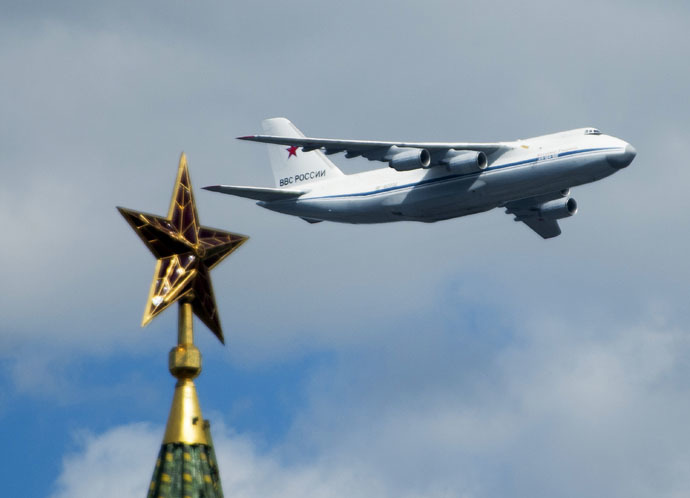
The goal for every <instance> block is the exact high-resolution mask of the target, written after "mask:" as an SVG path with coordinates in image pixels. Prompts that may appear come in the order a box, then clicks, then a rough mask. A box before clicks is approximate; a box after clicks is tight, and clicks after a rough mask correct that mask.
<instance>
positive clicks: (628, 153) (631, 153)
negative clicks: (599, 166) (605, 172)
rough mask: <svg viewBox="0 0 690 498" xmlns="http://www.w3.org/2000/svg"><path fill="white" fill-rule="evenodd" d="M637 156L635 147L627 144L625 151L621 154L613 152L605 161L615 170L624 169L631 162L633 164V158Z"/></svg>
mask: <svg viewBox="0 0 690 498" xmlns="http://www.w3.org/2000/svg"><path fill="white" fill-rule="evenodd" d="M636 155H637V151H636V150H635V147H633V146H632V145H630V144H627V145H626V146H625V150H623V151H621V152H614V153H613V154H609V156H608V157H607V160H608V162H609V164H610V165H611V166H613V167H614V168H616V169H621V168H625V167H626V166H628V165H629V164H630V163H631V162H633V159H635V156H636Z"/></svg>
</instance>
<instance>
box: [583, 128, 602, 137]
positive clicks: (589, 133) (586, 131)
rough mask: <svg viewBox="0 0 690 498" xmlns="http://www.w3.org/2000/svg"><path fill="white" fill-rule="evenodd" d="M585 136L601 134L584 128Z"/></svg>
mask: <svg viewBox="0 0 690 498" xmlns="http://www.w3.org/2000/svg"><path fill="white" fill-rule="evenodd" d="M585 135H601V132H600V131H599V130H597V129H596V128H586V129H585Z"/></svg>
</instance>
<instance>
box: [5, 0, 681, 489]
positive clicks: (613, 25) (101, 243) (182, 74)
mask: <svg viewBox="0 0 690 498" xmlns="http://www.w3.org/2000/svg"><path fill="white" fill-rule="evenodd" d="M3 12H4V14H3V16H2V19H1V20H0V25H1V26H2V29H1V30H0V67H2V68H3V77H2V85H1V86H0V88H2V92H0V116H1V118H0V159H1V160H0V164H1V165H2V166H0V167H1V168H2V169H1V171H2V177H3V181H2V182H1V184H0V226H1V227H2V229H3V233H4V234H5V235H4V238H3V240H4V242H5V243H4V244H2V245H0V258H2V260H3V261H4V262H5V264H3V265H2V267H0V292H1V294H0V316H1V317H2V320H1V321H2V324H1V325H0V351H1V353H0V386H2V389H0V421H1V422H2V426H3V427H4V430H3V431H2V440H3V441H4V442H5V443H6V444H9V447H10V448H11V451H9V452H4V455H5V457H4V458H3V460H2V462H1V464H2V465H0V468H1V469H2V471H1V472H2V477H3V479H2V480H3V483H4V486H5V488H4V489H6V490H8V491H6V493H8V495H12V496H29V497H32V496H36V497H41V496H55V497H63V496H70V497H79V496H125V495H128V494H134V495H136V494H139V495H140V494H141V493H143V490H144V489H145V487H146V485H147V481H148V479H149V478H150V475H151V472H152V470H153V464H154V461H155V456H156V452H157V450H158V446H159V445H160V442H161V438H162V434H163V427H164V424H165V420H166V417H167V413H168V408H169V403H170V399H171V396H172V390H173V379H172V377H170V375H169V374H168V372H167V364H166V362H167V351H168V350H169V349H170V347H172V345H173V343H174V341H175V319H176V316H175V313H173V312H166V313H164V314H163V315H162V316H160V317H159V318H157V319H156V320H155V321H154V322H153V323H152V324H151V325H150V326H149V327H147V328H146V329H143V330H142V329H140V328H139V321H140V318H141V313H142V311H143V307H144V300H145V298H146V295H147V290H148V286H149V283H150V279H151V277H152V273H153V267H154V260H153V258H152V257H151V256H150V255H149V254H148V252H147V250H146V249H145V247H144V246H143V245H142V244H141V243H140V241H139V240H138V239H137V238H136V236H135V235H134V234H133V233H132V232H131V229H130V228H129V227H128V226H127V224H126V223H125V222H124V221H123V220H122V219H121V217H120V216H119V214H118V213H117V211H116V210H115V206H116V205H121V206H126V207H129V208H132V209H138V210H143V211H148V212H153V213H159V214H165V213H166V210H167V206H168V202H169V196H170V192H171V189H172V184H173V181H174V177H175V172H176V167H177V161H178V158H179V154H180V152H181V151H182V150H184V151H185V152H186V153H187V156H188V161H189V167H190V172H191V177H192V183H193V185H194V187H195V192H196V198H197V204H198V209H199V213H200V216H201V220H202V222H203V223H204V224H205V225H208V226H215V227H219V228H223V229H226V230H230V231H234V232H239V233H244V234H248V235H250V237H251V239H250V241H249V242H248V243H247V244H246V245H244V246H243V247H242V248H241V249H240V250H238V251H237V252H236V253H235V254H233V256H232V257H231V258H229V259H228V260H227V261H226V262H224V263H223V264H222V265H221V266H219V267H218V268H217V269H216V270H214V273H213V279H214V285H215V291H216V296H217V299H218V304H219V306H220V310H221V321H222V323H223V326H224V331H225V335H226V339H227V345H226V346H225V347H223V346H221V345H220V344H219V343H218V342H217V341H216V340H215V338H214V337H213V336H212V334H210V333H208V332H207V331H206V330H205V329H204V328H203V326H202V325H201V324H199V323H197V326H196V330H197V334H196V337H197V342H198V345H199V347H200V348H201V350H202V352H203V355H204V371H203V373H202V376H201V377H200V379H199V381H198V382H197V387H198V390H199V394H200V398H201V403H202V408H203V410H204V415H205V417H207V418H210V419H211V421H212V423H213V434H214V439H215V441H216V446H217V452H218V456H219V460H220V463H221V477H222V480H223V484H224V488H225V492H226V495H227V496H244V497H258V496H262V497H266V496H305V495H309V496H323V497H333V498H338V497H344V496H353V495H356V496H362V497H369V496H372V497H373V496H377V497H380V496H396V497H397V496H404V497H421V496H425V497H447V496H453V497H456V496H460V497H467V498H475V497H476V498H484V497H499V496H500V497H502V496H507V495H508V496H518V497H521V496H525V497H527V496H529V497H533V496H562V497H570V496H578V497H582V496H585V497H588V496H591V497H595V496H610V497H626V498H629V497H648V496H654V497H660V496H661V497H679V496H684V495H685V494H686V492H687V489H689V488H690V478H689V477H688V476H690V450H688V448H690V433H689V431H688V429H687V420H688V418H690V401H688V400H690V396H688V395H689V394H690V384H689V382H688V378H690V375H689V374H690V363H689V362H688V358H690V354H689V353H690V340H689V338H688V328H687V323H688V322H689V321H690V320H689V319H690V316H689V312H688V306H687V302H688V288H687V282H688V281H689V280H690V263H688V257H687V254H688V252H689V251H688V249H689V247H688V246H689V242H690V239H689V238H688V232H687V228H686V227H687V213H688V212H689V210H690V201H688V196H687V183H688V181H689V180H690V173H688V169H687V168H686V165H685V162H686V161H685V159H684V158H685V153H686V144H687V142H688V137H689V136H690V121H689V120H688V116H689V115H690V109H689V104H688V100H687V98H686V93H687V88H688V87H690V72H689V71H688V69H687V67H686V66H687V64H685V63H684V61H685V60H686V59H687V53H688V48H689V47H690V35H689V34H688V31H687V25H688V22H689V21H690V8H688V6H687V5H686V4H685V3H682V2H666V3H664V4H662V5H651V4H648V3H644V2H590V1H585V2H578V3H572V2H538V1H536V2H527V3H524V2H523V3H520V4H513V3H510V2H502V1H492V2H484V3H481V4H478V3H473V4H462V3H457V2H440V1H439V2H434V1H432V2H425V3H419V2H394V3H393V2H376V3H372V2H359V1H354V2H349V3H347V4H337V5H336V4H330V3H324V2H309V1H299V0H298V1H296V2H290V3H289V4H285V3H278V2H276V3H272V2H268V3H251V2H250V3H246V4H242V5H225V4H221V3H202V4H198V3H197V4H194V5H192V4H189V3H186V2H148V3H146V4H145V5H141V4H140V3H138V2H119V3H118V4H117V5H114V4H113V5H108V4H102V5H101V4H99V3H93V2H76V1H75V2H61V3H60V4H59V5H58V4H55V3H53V2H35V3H31V4H26V3H25V4H16V5H11V6H5V8H4V9H3ZM273 116H286V117H289V118H290V119H291V120H292V121H293V122H294V123H295V124H296V125H297V126H298V127H300V128H301V129H302V130H303V131H304V132H305V133H307V134H311V135H315V136H325V137H342V138H363V139H381V140H396V139H399V140H419V141H423V140H439V141H441V140H449V141H450V140H462V141H465V140H467V141H472V140H477V141H493V140H510V139H515V138H525V137H529V136H535V135H540V134H544V133H549V132H553V131H558V130H564V129H570V128H576V127H583V126H590V125H591V126H597V127H599V128H601V129H602V130H603V131H604V132H605V133H609V134H612V135H615V136H618V137H620V138H623V139H625V140H626V141H629V142H630V143H632V144H633V145H634V146H635V147H636V148H637V150H638V156H637V158H636V160H635V162H634V163H633V164H632V165H631V166H630V167H629V168H627V169H626V170H624V171H621V172H620V173H618V174H616V175H614V176H613V177H611V178H609V179H606V180H604V181H602V182H599V183H596V184H592V185H588V186H584V187H579V188H576V189H574V190H573V195H574V197H575V198H576V199H577V201H578V204H579V207H580V211H579V213H578V215H577V216H575V217H574V218H571V219H568V220H564V221H563V222H562V224H561V225H562V228H563V235H562V236H560V237H558V238H557V239H553V240H550V241H543V240H541V239H540V238H539V237H537V236H536V235H535V234H534V233H532V232H531V231H530V230H528V229H527V228H526V227H524V226H521V224H517V223H514V222H513V221H512V219H511V217H509V216H507V215H505V214H504V213H502V212H500V211H498V210H497V211H495V212H490V213H486V214H481V215H477V216H472V217H468V218H464V219H458V220H450V221H446V222H441V223H437V224H432V225H421V224H413V223H399V224H389V225H380V226H345V225H337V224H328V223H322V224H319V225H313V226H312V225H308V224H307V223H304V222H303V221H301V220H299V219H292V218H290V217H287V216H283V215H279V214H276V213H272V212H268V211H265V210H262V209H261V208H259V207H257V206H255V205H254V204H253V203H252V202H250V201H248V200H243V199H233V198H231V197H229V196H222V195H218V194H214V193H210V192H206V191H201V190H200V187H201V186H204V185H209V184H217V183H227V184H246V185H271V184H272V179H271V174H270V170H269V167H268V161H267V154H266V151H265V150H264V147H263V146H261V145H257V144H251V143H243V142H239V141H236V140H234V138H233V137H236V136H239V135H246V134H250V133H255V132H258V131H260V121H261V120H262V119H265V118H267V117H273ZM335 161H336V162H337V164H338V165H339V166H340V167H341V168H342V169H343V170H344V171H346V172H354V171H361V170H362V169H365V168H368V167H371V164H370V163H367V162H366V161H359V160H352V161H346V160H345V159H344V158H342V157H335ZM37 468H38V469H41V472H40V473H39V474H38V475H39V476H40V477H36V475H37V474H36V469H37Z"/></svg>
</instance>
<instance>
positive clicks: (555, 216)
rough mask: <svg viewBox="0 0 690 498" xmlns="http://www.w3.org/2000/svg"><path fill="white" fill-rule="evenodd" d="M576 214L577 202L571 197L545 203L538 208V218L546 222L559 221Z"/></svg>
mask: <svg viewBox="0 0 690 498" xmlns="http://www.w3.org/2000/svg"><path fill="white" fill-rule="evenodd" d="M575 213H577V202H575V199H573V198H572V197H568V198H567V199H556V200H555V201H549V202H545V203H544V204H542V205H541V206H539V216H540V217H542V218H544V219H547V220H560V219H561V218H568V217H569V216H572V215H574V214H575Z"/></svg>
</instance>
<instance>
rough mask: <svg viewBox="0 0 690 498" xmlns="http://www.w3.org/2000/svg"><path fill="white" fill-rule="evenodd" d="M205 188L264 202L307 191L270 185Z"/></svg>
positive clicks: (279, 199)
mask: <svg viewBox="0 0 690 498" xmlns="http://www.w3.org/2000/svg"><path fill="white" fill-rule="evenodd" d="M203 188H204V190H210V191H211V192H220V193H222V194H228V195H236V196H237V197H246V198H248V199H254V200H257V201H264V202H271V201H281V200H284V199H295V198H297V197H299V196H300V195H302V194H304V193H306V192H307V191H306V190H286V189H282V188H268V187H239V186H233V185H209V186H208V187H203Z"/></svg>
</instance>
